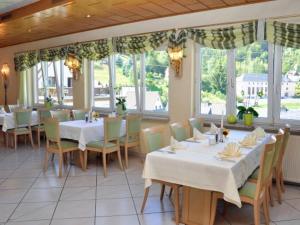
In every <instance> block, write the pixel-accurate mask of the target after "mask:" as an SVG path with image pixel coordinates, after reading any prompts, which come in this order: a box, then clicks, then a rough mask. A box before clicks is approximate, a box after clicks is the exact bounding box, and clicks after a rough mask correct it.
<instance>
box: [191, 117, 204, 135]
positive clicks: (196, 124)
mask: <svg viewBox="0 0 300 225" xmlns="http://www.w3.org/2000/svg"><path fill="white" fill-rule="evenodd" d="M189 125H190V134H192V133H193V129H194V128H196V129H197V130H199V131H200V132H204V118H190V119H189Z"/></svg>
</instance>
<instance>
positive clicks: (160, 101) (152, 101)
mask: <svg viewBox="0 0 300 225" xmlns="http://www.w3.org/2000/svg"><path fill="white" fill-rule="evenodd" d="M92 65H93V70H92V71H93V77H94V78H93V83H94V89H93V95H94V107H96V108H102V109H106V110H107V111H112V110H114V109H115V98H116V97H125V99H126V105H127V109H128V110H131V111H138V112H143V113H150V114H152V113H155V114H165V113H166V112H167V111H168V99H169V97H168V94H169V91H168V88H169V59H168V55H167V53H166V51H152V52H148V53H145V54H141V55H122V54H116V55H113V56H111V57H109V58H106V59H103V60H101V61H95V62H93V63H92Z"/></svg>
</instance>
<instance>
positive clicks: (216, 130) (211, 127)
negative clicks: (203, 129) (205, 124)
mask: <svg viewBox="0 0 300 225" xmlns="http://www.w3.org/2000/svg"><path fill="white" fill-rule="evenodd" d="M209 132H210V133H212V134H215V133H217V132H218V127H217V126H216V125H215V124H214V123H210V129H209Z"/></svg>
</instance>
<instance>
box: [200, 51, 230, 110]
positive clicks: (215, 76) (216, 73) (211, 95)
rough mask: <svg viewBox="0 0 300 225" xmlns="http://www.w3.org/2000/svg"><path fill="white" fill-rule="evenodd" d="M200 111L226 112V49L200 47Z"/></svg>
mask: <svg viewBox="0 0 300 225" xmlns="http://www.w3.org/2000/svg"><path fill="white" fill-rule="evenodd" d="M200 74H201V75H200V77H201V80H200V87H201V89H200V101H201V104H200V113H201V114H214V115H221V114H222V112H224V113H226V92H227V53H226V50H216V49H210V48H201V49H200Z"/></svg>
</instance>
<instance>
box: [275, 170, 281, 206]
mask: <svg viewBox="0 0 300 225" xmlns="http://www.w3.org/2000/svg"><path fill="white" fill-rule="evenodd" d="M275 178H276V190H277V199H278V202H279V204H281V203H282V201H281V199H282V196H281V184H280V174H279V173H278V174H277V173H276V177H275Z"/></svg>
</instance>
